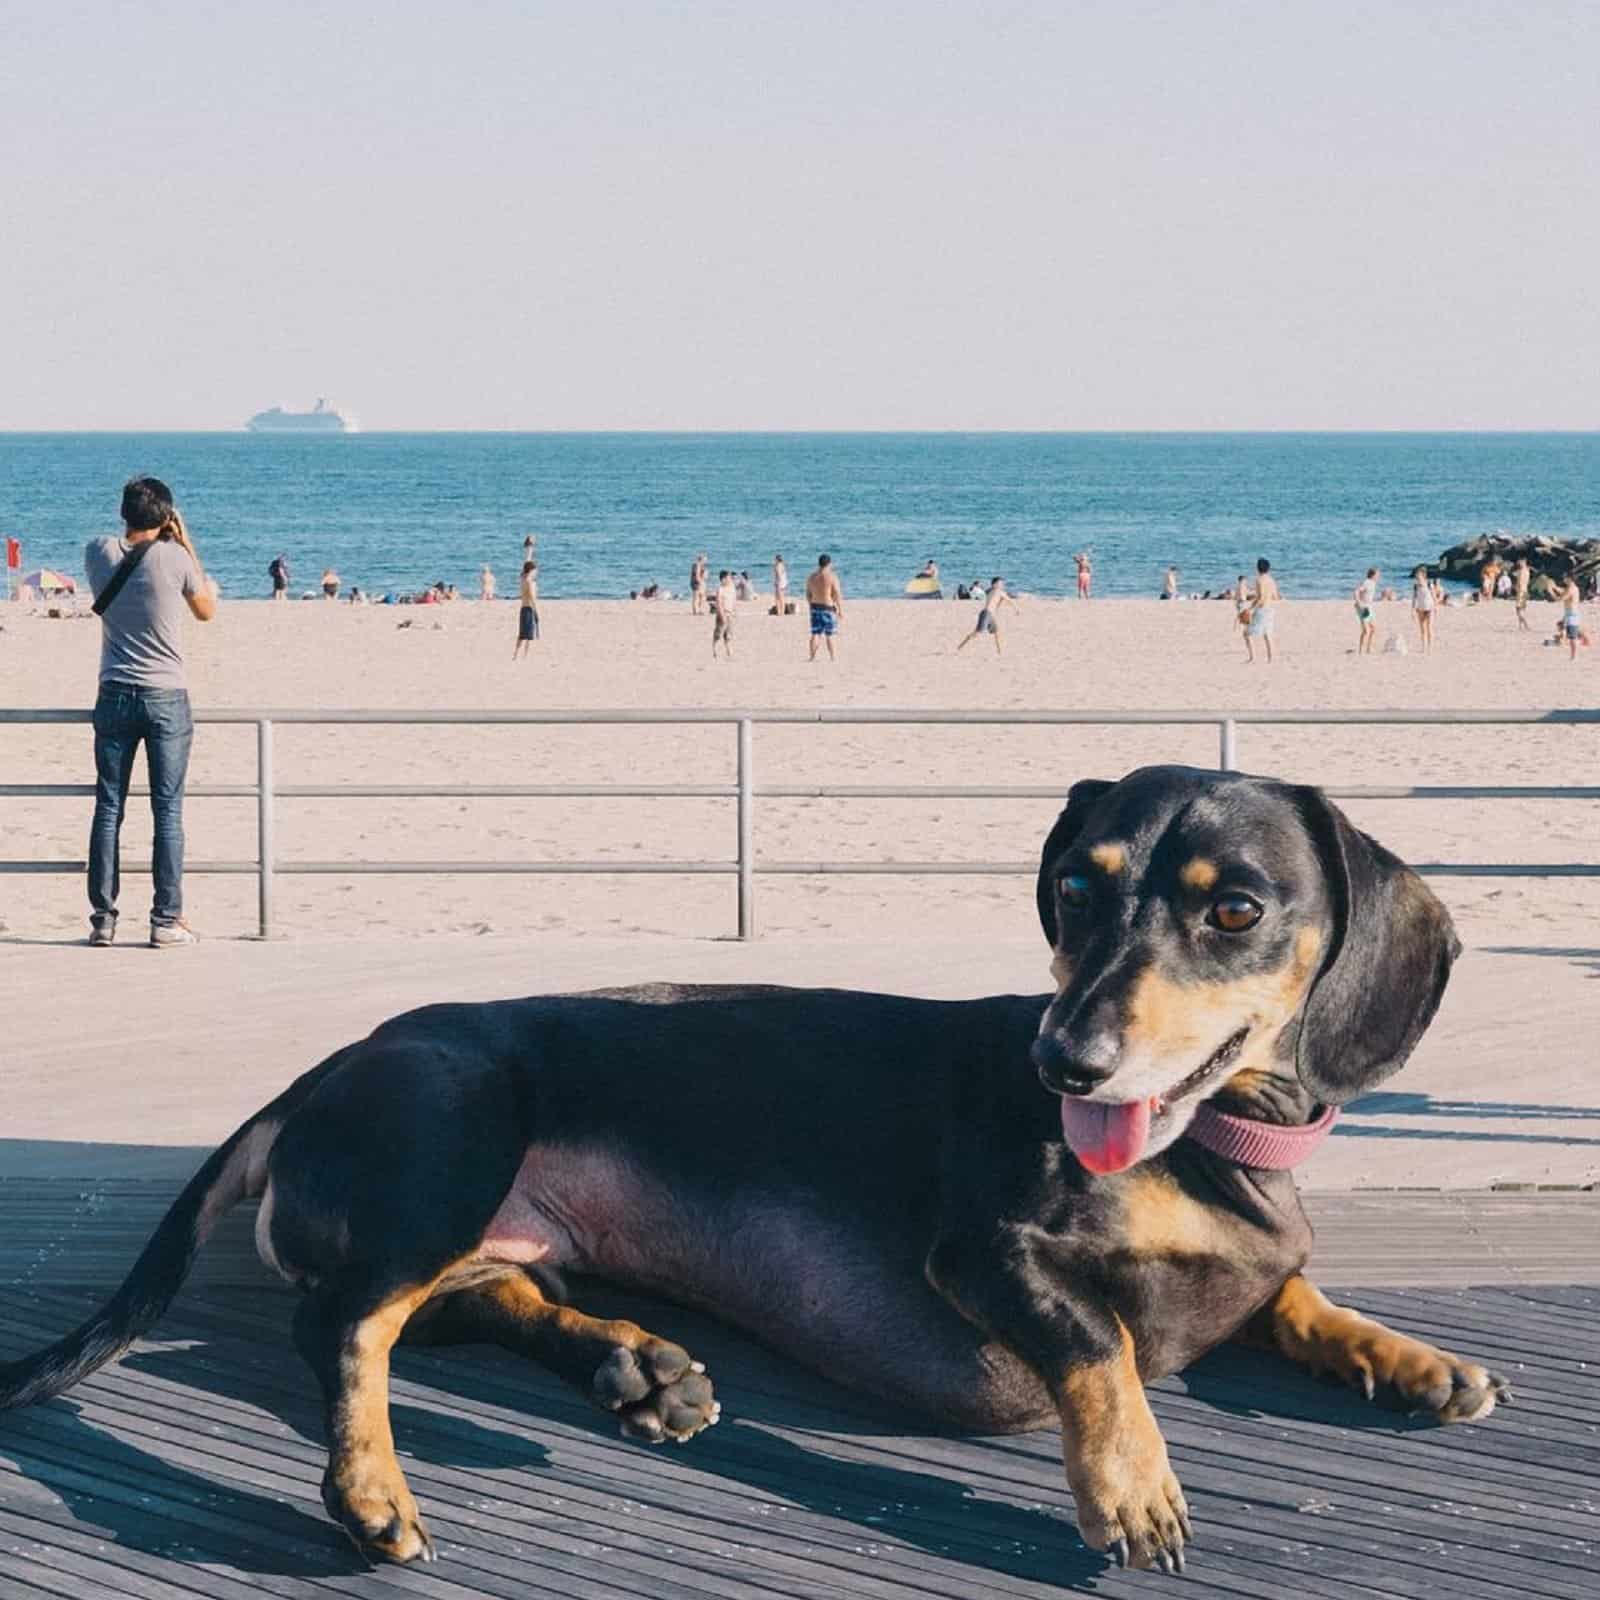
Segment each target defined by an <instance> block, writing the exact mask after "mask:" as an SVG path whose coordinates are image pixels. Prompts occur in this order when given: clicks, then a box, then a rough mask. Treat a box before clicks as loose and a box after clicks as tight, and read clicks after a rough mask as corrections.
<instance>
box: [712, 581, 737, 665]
mask: <svg viewBox="0 0 1600 1600" xmlns="http://www.w3.org/2000/svg"><path fill="white" fill-rule="evenodd" d="M736 595H737V591H736V589H735V586H734V582H733V574H732V573H731V572H729V571H728V570H727V569H726V568H724V569H723V570H722V572H721V573H720V574H718V577H717V590H716V593H715V594H713V595H712V597H711V617H712V622H711V659H712V660H713V661H715V660H716V659H717V644H718V642H719V641H720V642H721V644H722V650H723V653H724V654H725V655H726V656H727V658H728V660H730V661H732V660H733V613H734V607H735V604H736Z"/></svg>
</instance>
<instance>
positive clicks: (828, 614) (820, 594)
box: [806, 555, 844, 661]
mask: <svg viewBox="0 0 1600 1600" xmlns="http://www.w3.org/2000/svg"><path fill="white" fill-rule="evenodd" d="M806 604H807V605H808V606H809V607H810V609H811V648H810V653H809V654H808V655H807V657H806V660H807V661H815V660H816V659H817V640H819V639H820V640H822V642H823V643H824V644H826V645H827V647H828V659H829V660H830V661H835V660H837V659H838V658H837V656H835V654H834V650H833V636H834V633H835V631H836V630H837V629H838V626H839V624H840V623H841V622H843V621H844V590H843V589H842V588H840V586H839V574H838V573H837V572H835V571H834V570H833V557H832V556H830V555H820V556H818V557H817V570H816V571H815V572H813V573H812V574H811V576H810V577H809V578H807V579H806Z"/></svg>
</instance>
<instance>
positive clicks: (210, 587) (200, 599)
mask: <svg viewBox="0 0 1600 1600" xmlns="http://www.w3.org/2000/svg"><path fill="white" fill-rule="evenodd" d="M168 527H169V528H170V529H171V531H172V537H173V540H174V541H175V542H176V543H177V544H178V545H180V546H181V547H182V548H183V549H184V550H186V551H187V552H188V554H189V559H190V560H191V561H192V562H193V563H194V575H195V586H194V588H193V589H192V590H191V589H189V588H187V587H185V589H184V591H183V598H184V601H185V602H186V603H187V605H188V607H189V610H190V612H191V613H192V614H193V616H194V618H195V620H196V621H197V622H209V621H210V620H211V619H212V618H213V617H214V616H216V614H217V586H216V585H215V584H214V583H213V582H212V581H211V579H210V578H208V577H207V576H206V569H205V568H204V567H203V566H201V565H200V555H199V552H198V551H197V550H196V549H195V547H194V543H193V541H192V540H191V539H190V537H189V530H188V528H187V527H185V526H184V521H183V514H182V512H179V511H174V512H173V513H172V520H171V522H169V523H168Z"/></svg>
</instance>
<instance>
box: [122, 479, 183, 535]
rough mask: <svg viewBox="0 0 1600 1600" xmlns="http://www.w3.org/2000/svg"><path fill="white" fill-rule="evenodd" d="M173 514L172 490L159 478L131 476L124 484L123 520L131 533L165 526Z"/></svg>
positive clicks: (146, 531)
mask: <svg viewBox="0 0 1600 1600" xmlns="http://www.w3.org/2000/svg"><path fill="white" fill-rule="evenodd" d="M171 516H172V491H171V490H170V489H169V488H168V487H167V486H166V484H164V483H163V482H162V481H161V480H160V479H159V478H129V479H128V481H127V482H126V483H125V484H123V486H122V521H123V525H124V526H125V527H126V528H127V530H128V532H129V533H148V532H149V531H150V529H152V528H160V527H164V526H165V525H166V523H167V521H168V519H169V518H170V517H171Z"/></svg>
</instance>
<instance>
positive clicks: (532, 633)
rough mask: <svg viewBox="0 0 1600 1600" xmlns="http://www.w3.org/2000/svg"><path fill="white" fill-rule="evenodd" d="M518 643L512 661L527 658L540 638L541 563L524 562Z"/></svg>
mask: <svg viewBox="0 0 1600 1600" xmlns="http://www.w3.org/2000/svg"><path fill="white" fill-rule="evenodd" d="M517 602H518V604H517V642H516V643H515V644H514V645H512V647H511V659H512V660H513V661H515V660H516V659H517V657H518V656H519V655H520V656H526V655H527V654H528V649H529V646H530V645H532V643H533V641H534V640H535V639H537V638H538V637H539V563H538V562H537V561H524V562H523V563H522V577H521V580H520V582H519V584H518V593H517Z"/></svg>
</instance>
